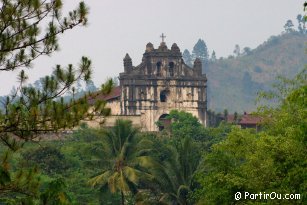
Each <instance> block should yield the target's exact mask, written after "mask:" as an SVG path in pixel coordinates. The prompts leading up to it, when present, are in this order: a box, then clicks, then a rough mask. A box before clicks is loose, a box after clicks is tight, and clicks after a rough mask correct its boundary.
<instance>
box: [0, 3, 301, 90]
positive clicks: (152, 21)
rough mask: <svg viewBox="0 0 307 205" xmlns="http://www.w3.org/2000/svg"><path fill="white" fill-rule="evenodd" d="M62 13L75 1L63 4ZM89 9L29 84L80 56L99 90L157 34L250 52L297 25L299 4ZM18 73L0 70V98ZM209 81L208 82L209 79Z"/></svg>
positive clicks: (169, 40) (156, 40) (182, 43)
mask: <svg viewBox="0 0 307 205" xmlns="http://www.w3.org/2000/svg"><path fill="white" fill-rule="evenodd" d="M63 2H64V12H63V14H66V13H67V12H68V11H69V10H71V9H73V8H75V7H76V6H77V5H78V2H79V0H63ZM85 3H86V4H87V5H88V6H89V9H90V10H89V11H90V14H89V23H88V26H87V27H78V28H76V29H73V30H71V31H68V32H66V33H64V34H63V35H62V36H61V37H60V41H59V44H60V51H59V52H56V53H54V54H52V55H51V56H49V57H48V56H44V57H41V58H39V59H38V60H36V61H35V63H33V66H32V68H31V69H26V73H27V74H28V76H29V83H33V82H34V81H35V80H37V79H39V78H40V77H43V76H45V75H48V74H50V73H51V72H52V70H53V68H54V67H55V65H57V64H60V65H62V66H66V65H68V64H74V65H78V63H79V61H80V59H81V57H82V56H87V57H89V58H90V59H91V60H92V64H93V71H94V74H93V81H94V83H95V84H96V86H100V85H101V84H102V83H103V82H104V81H105V80H106V79H107V78H108V77H116V76H118V74H119V73H120V72H123V70H124V68H123V58H124V56H125V54H126V53H129V55H130V57H131V58H132V62H133V65H134V66H136V65H138V64H139V63H140V62H141V60H142V55H143V53H144V51H145V46H146V44H147V43H148V42H151V43H153V44H154V47H158V46H159V44H160V42H161V38H160V36H161V34H162V33H164V34H165V35H166V39H165V41H166V44H167V45H168V47H171V45H172V44H173V43H177V45H178V46H179V48H180V49H181V51H182V52H183V50H184V49H188V50H190V51H191V50H192V48H193V46H194V45H195V43H196V42H197V40H198V39H199V38H201V39H203V40H204V41H205V42H206V44H207V47H208V50H209V52H210V53H211V52H212V51H213V50H214V51H215V52H216V55H217V57H218V58H219V57H222V56H223V57H227V56H229V55H231V54H232V53H233V50H234V47H235V45H236V44H238V45H240V47H241V48H244V47H250V48H255V47H257V46H258V45H259V44H261V43H263V42H264V41H265V40H267V39H268V38H269V37H270V36H272V35H278V34H280V33H281V32H282V31H283V26H284V24H285V23H286V21H287V20H288V19H291V20H292V21H293V22H294V23H295V25H296V16H297V14H299V13H301V14H303V3H304V0H231V1H230V0H190V1H187V0H85ZM17 73H18V72H6V71H0V95H6V94H9V92H10V90H11V89H12V87H13V86H14V85H16V81H17V78H16V75H17ZM209 80H210V79H209Z"/></svg>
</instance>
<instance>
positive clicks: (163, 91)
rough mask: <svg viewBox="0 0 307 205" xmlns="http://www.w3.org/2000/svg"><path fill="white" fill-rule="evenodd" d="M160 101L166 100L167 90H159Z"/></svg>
mask: <svg viewBox="0 0 307 205" xmlns="http://www.w3.org/2000/svg"><path fill="white" fill-rule="evenodd" d="M160 101H161V102H166V101H167V91H166V90H162V91H161V92H160Z"/></svg>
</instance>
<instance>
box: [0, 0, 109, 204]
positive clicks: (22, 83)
mask: <svg viewBox="0 0 307 205" xmlns="http://www.w3.org/2000/svg"><path fill="white" fill-rule="evenodd" d="M0 7H1V9H0V45H1V46H0V71H2V72H4V71H13V70H20V74H19V75H18V82H19V86H18V87H17V88H16V89H14V90H13V91H12V94H11V95H9V96H7V97H6V98H5V99H4V100H3V107H2V108H3V109H1V111H0V142H1V154H3V156H1V161H2V162H3V163H1V164H0V173H1V174H0V177H1V178H0V182H1V183H0V196H1V197H0V198H1V200H2V199H5V200H6V203H13V204H18V203H20V204H24V203H26V204H28V203H32V202H31V201H33V200H32V199H37V198H38V196H39V193H38V189H39V180H38V179H37V176H38V174H37V170H36V169H31V170H26V168H25V167H23V166H22V165H19V170H17V169H16V167H13V166H10V164H11V162H10V160H11V159H9V158H8V155H7V154H6V153H9V152H10V154H12V155H18V150H19V149H20V148H22V147H23V146H25V143H26V142H29V141H32V140H34V139H35V138H37V137H38V136H39V135H41V134H45V133H54V132H58V131H61V130H63V129H71V128H73V127H75V126H77V125H78V124H79V123H80V121H81V120H92V119H93V118H94V117H95V116H97V115H108V114H109V110H108V109H106V108H105V102H96V103H95V105H93V107H94V109H91V111H90V110H89V107H90V105H89V104H88V96H87V95H85V96H83V97H81V98H78V99H76V98H74V94H75V88H74V86H76V85H78V82H79V81H80V80H83V81H85V82H90V78H91V75H92V70H91V61H90V60H89V59H88V58H86V57H82V59H81V62H80V63H79V65H78V67H75V66H73V65H72V64H69V65H68V66H67V67H66V68H64V67H62V66H60V65H57V66H56V68H55V69H54V72H53V73H52V75H49V76H46V77H44V78H41V79H40V80H39V81H38V82H37V85H38V86H36V87H34V86H32V85H26V80H27V79H28V77H27V75H26V72H25V71H24V70H21V68H24V67H26V68H28V67H30V66H31V63H32V62H33V61H34V60H36V59H38V58H39V57H40V56H43V55H48V56H49V55H50V54H52V53H53V52H54V51H57V50H58V48H59V45H58V36H59V35H61V34H62V33H64V32H66V31H67V30H69V29H73V28H75V27H76V26H78V25H86V23H87V16H88V8H87V6H86V5H85V4H84V2H80V3H79V7H78V8H77V9H75V10H72V11H70V12H69V15H68V16H67V17H65V16H63V15H62V1H61V0H47V1H42V0H2V1H1V6H0ZM111 87H112V81H109V82H107V83H106V86H104V89H103V92H106V93H107V92H110V89H111ZM67 93H72V95H73V98H72V99H71V100H70V101H69V102H64V99H63V98H62V97H63V95H64V94H67ZM3 150H4V153H2V151H3ZM44 151H45V150H42V149H41V150H39V151H38V152H39V153H36V155H35V157H34V156H32V157H31V158H33V160H36V161H37V160H40V159H39V158H37V157H38V155H39V156H43V155H44V154H46V153H45V152H44ZM49 152H50V153H49V154H52V155H53V154H56V152H55V151H54V150H53V151H52V150H49ZM43 157H45V158H44V159H45V160H48V161H44V162H42V161H40V163H41V164H44V163H47V164H44V165H47V167H45V168H46V169H47V170H48V171H51V170H53V169H54V167H52V166H51V164H52V163H53V162H56V161H57V162H58V161H59V160H61V157H63V156H61V155H58V154H56V155H55V156H50V158H48V157H47V156H46V155H44V156H43ZM53 157H54V159H51V158H53ZM62 163H64V162H62ZM57 165H59V164H57ZM16 166H17V165H16ZM12 167H13V168H12ZM59 168H63V167H61V166H59ZM52 172H53V171H52ZM55 203H57V202H55Z"/></svg>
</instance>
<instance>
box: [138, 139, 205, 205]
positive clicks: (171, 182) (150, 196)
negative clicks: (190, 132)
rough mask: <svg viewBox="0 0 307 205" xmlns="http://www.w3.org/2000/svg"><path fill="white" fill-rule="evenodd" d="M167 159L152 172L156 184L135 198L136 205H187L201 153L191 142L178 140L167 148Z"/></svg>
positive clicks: (189, 140)
mask: <svg viewBox="0 0 307 205" xmlns="http://www.w3.org/2000/svg"><path fill="white" fill-rule="evenodd" d="M168 150H169V152H168V159H167V160H165V161H163V162H161V165H160V166H155V168H152V169H151V170H150V171H151V173H152V175H154V176H155V177H154V181H153V183H154V184H153V185H152V187H154V188H150V189H146V190H142V191H140V192H138V194H137V195H136V204H142V205H144V204H159V205H162V204H172V205H187V204H189V203H188V193H189V192H190V191H191V184H192V179H193V177H194V174H195V171H196V169H197V167H198V165H199V161H200V152H199V149H198V148H197V147H196V144H195V143H193V141H192V139H191V138H189V137H186V138H184V139H176V141H175V144H174V145H173V146H169V147H168Z"/></svg>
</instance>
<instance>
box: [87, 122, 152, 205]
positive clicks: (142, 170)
mask: <svg viewBox="0 0 307 205" xmlns="http://www.w3.org/2000/svg"><path fill="white" fill-rule="evenodd" d="M138 132H139V130H138V129H137V128H134V127H132V123H131V121H128V120H117V121H116V122H115V126H114V127H112V128H110V129H108V130H106V131H105V133H104V136H103V139H102V140H103V149H102V153H101V154H100V158H99V159H98V160H99V161H100V163H102V164H103V167H104V168H103V170H102V171H101V172H100V173H99V174H98V175H97V176H95V177H93V178H92V179H91V180H90V181H89V183H90V184H91V185H92V186H100V187H108V188H109V190H110V191H111V192H112V193H116V192H120V194H121V204H122V205H124V204H125V195H126V194H128V193H133V194H134V193H136V191H137V186H138V185H139V183H140V182H146V181H150V180H152V178H153V176H152V175H151V174H149V173H148V172H147V171H146V168H148V167H150V166H151V165H152V164H153V160H152V158H151V157H150V156H149V155H148V153H150V152H151V149H150V146H151V143H152V142H151V141H149V140H146V139H145V138H143V139H140V138H139V137H138ZM101 155H102V156H101Z"/></svg>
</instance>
